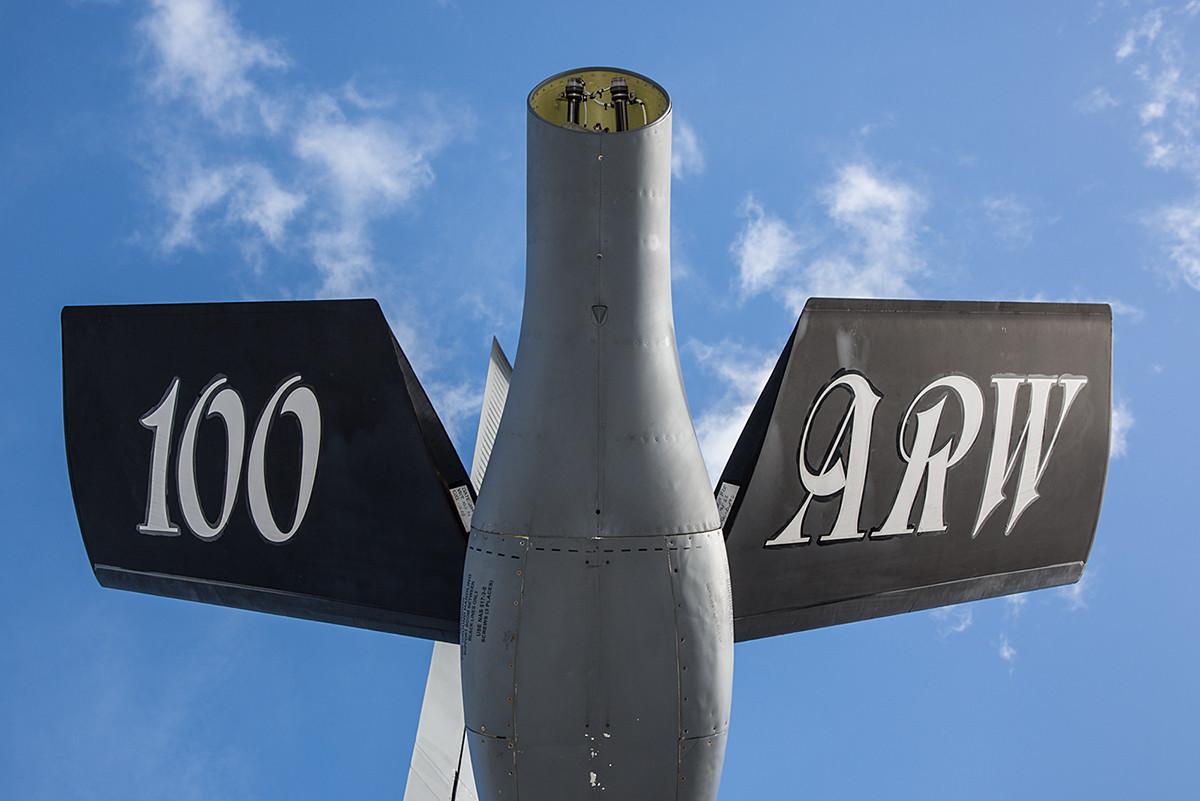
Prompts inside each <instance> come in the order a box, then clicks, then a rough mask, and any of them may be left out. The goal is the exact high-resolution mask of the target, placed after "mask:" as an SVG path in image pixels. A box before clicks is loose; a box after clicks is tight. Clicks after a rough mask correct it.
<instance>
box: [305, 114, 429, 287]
mask: <svg viewBox="0 0 1200 801" xmlns="http://www.w3.org/2000/svg"><path fill="white" fill-rule="evenodd" d="M433 127H434V128H437V129H438V130H440V125H438V124H434V126H433ZM441 144H442V141H441V137H440V136H439V135H438V134H436V133H434V131H433V129H432V128H431V129H428V130H427V131H426V136H425V137H424V140H423V141H418V140H414V139H411V138H410V137H409V136H407V135H406V134H405V133H404V132H403V131H402V130H401V129H400V128H399V127H398V126H396V125H393V124H390V123H388V122H386V121H384V120H382V119H378V118H368V119H366V120H362V121H359V122H351V121H349V120H348V119H347V118H346V116H345V114H344V112H343V111H342V109H341V107H340V106H339V105H338V104H337V102H336V101H335V100H334V99H333V98H332V97H330V96H328V95H318V96H317V97H315V98H314V99H313V100H312V101H310V103H309V105H308V108H307V110H306V112H305V119H304V120H303V121H302V122H301V124H300V127H299V130H298V131H297V133H296V136H295V141H294V148H295V152H296V155H297V156H299V157H300V158H301V159H302V160H304V161H305V162H307V163H309V164H310V165H311V166H313V167H315V168H316V169H317V171H318V174H319V175H320V179H321V181H322V184H323V185H324V186H325V188H326V189H327V191H328V195H327V197H328V200H329V205H330V206H331V208H330V209H328V210H327V214H326V215H324V216H325V217H327V218H330V219H326V220H323V221H321V222H319V223H318V224H317V226H316V228H315V229H314V230H313V231H312V234H311V237H310V243H311V246H312V250H313V259H314V261H315V262H316V264H317V266H318V267H319V268H320V270H321V273H322V275H323V276H324V279H325V281H324V285H323V286H322V288H321V292H322V294H326V295H350V294H355V293H356V292H358V291H361V290H360V284H361V282H362V280H363V279H364V278H365V277H366V276H368V275H370V274H371V273H372V272H373V270H374V263H373V259H372V247H371V238H370V228H369V226H370V223H371V222H372V221H373V220H375V219H378V218H380V217H383V216H385V215H386V214H387V213H388V212H390V211H392V210H393V209H395V208H396V207H398V206H401V205H403V204H405V203H407V202H408V201H410V200H411V199H412V197H413V195H414V194H415V193H416V192H417V191H418V190H420V189H423V188H425V187H427V186H428V185H429V184H431V183H432V182H433V168H432V167H431V165H430V163H429V156H430V155H431V154H432V153H433V152H434V151H436V149H437V148H438V147H440V146H441Z"/></svg>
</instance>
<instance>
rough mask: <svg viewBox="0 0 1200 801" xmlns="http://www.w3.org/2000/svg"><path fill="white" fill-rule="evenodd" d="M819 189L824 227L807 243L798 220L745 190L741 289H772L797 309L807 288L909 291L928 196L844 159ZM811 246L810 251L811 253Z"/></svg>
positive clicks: (736, 249) (919, 258)
mask: <svg viewBox="0 0 1200 801" xmlns="http://www.w3.org/2000/svg"><path fill="white" fill-rule="evenodd" d="M819 197H820V200H821V203H822V206H823V208H824V209H825V212H826V214H827V215H828V220H827V221H825V225H824V226H820V227H823V228H825V229H827V230H828V231H829V234H828V235H827V236H825V237H822V238H821V240H820V242H819V243H815V244H809V243H808V242H807V241H805V239H804V238H803V237H802V236H801V233H800V231H799V229H798V228H796V227H794V226H792V225H790V224H788V223H786V222H784V221H783V220H782V219H780V218H779V217H777V216H774V215H772V214H770V213H769V212H767V211H766V210H765V209H764V208H763V207H762V206H761V205H760V204H759V203H758V202H757V201H756V200H755V198H754V196H753V195H750V196H748V197H747V198H746V200H745V202H744V203H743V205H742V209H741V213H742V215H743V216H744V217H746V218H747V221H746V223H745V225H743V227H742V230H741V231H740V232H739V234H738V236H737V239H736V240H735V241H734V243H733V245H732V246H731V248H730V251H731V253H732V254H733V257H734V260H735V261H736V262H737V265H738V279H739V283H740V288H741V291H742V294H743V296H750V295H755V294H758V293H760V292H766V291H770V292H772V293H773V294H774V295H775V297H776V298H777V299H778V300H780V302H782V303H783V304H784V305H785V306H786V307H787V308H788V309H789V310H790V311H791V312H792V313H794V314H799V313H800V311H801V310H802V309H803V308H804V302H805V300H807V298H808V297H809V296H810V295H834V296H841V297H912V296H914V295H915V294H916V292H915V290H914V289H913V287H912V285H911V283H910V282H911V281H912V280H913V279H914V278H916V277H917V276H919V275H920V274H922V273H923V272H924V270H925V259H924V255H923V253H922V251H921V248H920V245H919V234H920V227H919V221H920V217H921V215H922V214H923V213H924V211H925V208H926V206H927V202H926V199H925V197H924V195H922V194H921V193H920V192H919V191H917V190H916V189H915V188H914V187H913V186H911V185H909V184H907V183H904V182H903V181H900V180H896V179H892V178H890V177H888V176H887V175H885V174H883V173H881V172H880V171H879V170H877V169H876V168H874V167H873V166H872V165H871V164H869V163H866V162H858V163H853V164H847V165H845V166H843V167H842V168H841V169H839V170H838V172H837V175H836V177H835V179H834V180H833V182H832V183H830V184H828V185H827V186H825V187H823V188H822V189H821V190H820V192H819ZM809 254H811V255H809Z"/></svg>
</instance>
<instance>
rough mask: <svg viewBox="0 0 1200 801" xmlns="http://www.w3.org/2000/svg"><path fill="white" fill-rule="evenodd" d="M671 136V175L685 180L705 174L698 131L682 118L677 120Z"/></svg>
mask: <svg viewBox="0 0 1200 801" xmlns="http://www.w3.org/2000/svg"><path fill="white" fill-rule="evenodd" d="M672 125H673V133H672V136H671V175H673V176H675V179H676V180H680V181H681V180H683V179H684V177H686V176H687V175H699V174H700V173H702V172H704V153H703V152H702V151H701V149H700V140H699V138H697V136H696V130H695V129H694V128H692V126H691V125H689V124H688V122H687V121H686V120H684V119H682V118H679V117H677V118H675V121H674V122H673V123H672Z"/></svg>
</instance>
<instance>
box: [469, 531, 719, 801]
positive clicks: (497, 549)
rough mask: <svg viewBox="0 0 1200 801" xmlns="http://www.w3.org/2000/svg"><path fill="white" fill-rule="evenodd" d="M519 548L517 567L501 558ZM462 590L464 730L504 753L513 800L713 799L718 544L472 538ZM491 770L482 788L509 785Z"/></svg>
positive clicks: (703, 537) (706, 538) (697, 539)
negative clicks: (510, 753) (498, 744)
mask: <svg viewBox="0 0 1200 801" xmlns="http://www.w3.org/2000/svg"><path fill="white" fill-rule="evenodd" d="M514 541H517V542H521V543H526V542H527V545H524V547H523V550H524V551H525V553H526V554H527V558H526V559H524V561H520V560H514V559H512V554H511V553H505V552H504V551H502V550H501V549H504V548H511V545H512V543H513V542H514ZM517 564H521V565H522V567H520V568H519V569H518V568H517V567H516V566H515V565H517ZM464 581H465V584H466V585H467V586H468V587H469V588H474V589H469V590H468V592H469V593H470V598H469V600H468V601H465V602H464V607H463V618H462V619H463V625H464V631H463V634H462V635H461V640H462V642H463V643H464V651H463V653H464V658H463V669H464V675H463V679H464V687H467V688H468V689H467V690H466V691H465V702H464V703H465V707H466V709H467V716H466V722H467V728H468V729H469V730H470V731H471V732H472V733H473V734H475V735H479V736H480V737H486V738H488V740H489V745H488V748H489V749H491V750H495V748H494V747H493V744H492V743H491V742H490V741H494V740H496V739H497V738H498V739H502V740H504V741H506V742H511V743H512V744H513V746H514V752H515V771H516V785H517V789H518V791H519V797H521V798H525V799H535V800H536V799H542V798H564V797H565V798H591V797H595V798H601V797H604V796H605V795H612V794H613V793H617V794H621V793H623V792H627V788H638V794H639V795H638V797H641V798H648V799H653V798H696V799H712V798H714V797H715V795H716V790H717V781H718V780H719V777H720V759H721V756H722V753H723V748H724V739H723V738H724V736H725V733H726V731H727V729H728V725H729V708H730V692H729V687H730V682H731V680H732V671H733V650H732V642H733V620H732V607H731V605H730V602H729V583H728V573H727V572H726V571H725V570H724V545H723V540H722V537H721V534H720V532H719V531H714V532H707V533H705V534H696V535H685V536H675V537H620V538H584V537H531V538H529V539H528V540H527V541H526V540H525V538H514V537H502V536H495V535H486V534H481V533H479V532H473V533H472V538H471V544H470V546H469V550H468V557H467V571H466V574H465V579H464ZM514 610H515V611H514ZM514 620H516V621H517V623H516V628H515V629H513V628H510V627H511V626H512V625H513V621H514ZM468 626H472V627H474V631H473V632H470V633H469V632H468V631H467V630H466V629H467V627H468ZM714 737H715V738H717V739H716V740H715V743H716V744H717V747H710V744H709V742H708V741H709V740H711V739H713V738H714ZM474 741H476V742H481V743H482V742H484V741H483V740H479V739H477V738H474ZM700 744H703V745H704V748H703V749H696V750H695V751H694V752H693V753H692V754H688V753H687V750H688V748H694V747H695V746H698V745H700ZM685 755H686V756H688V757H689V759H688V765H689V767H687V768H686V769H685V768H684V767H682V763H681V762H680V757H681V756H685ZM711 760H716V761H715V762H712V761H711ZM497 765H498V767H497V768H496V769H497V770H502V771H503V773H502V774H500V775H498V776H494V777H492V778H491V779H488V780H484V779H482V778H478V785H479V787H480V788H482V787H484V786H485V785H489V786H490V785H491V784H496V783H500V784H503V783H504V782H505V781H506V780H507V772H508V770H510V766H508V764H507V763H505V764H503V765H499V763H497ZM475 767H476V773H477V774H478V773H479V771H480V766H479V764H478V763H477V764H476V766H475ZM685 776H687V777H688V778H683V777H685ZM689 782H690V783H689ZM481 792H485V791H482V790H481ZM486 797H487V796H486V794H484V795H481V798H486Z"/></svg>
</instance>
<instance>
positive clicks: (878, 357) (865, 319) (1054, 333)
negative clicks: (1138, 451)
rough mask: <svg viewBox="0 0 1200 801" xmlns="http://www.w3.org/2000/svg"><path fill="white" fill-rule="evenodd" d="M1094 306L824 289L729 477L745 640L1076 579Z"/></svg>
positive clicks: (726, 506)
mask: <svg viewBox="0 0 1200 801" xmlns="http://www.w3.org/2000/svg"><path fill="white" fill-rule="evenodd" d="M1111 373H1112V312H1111V309H1110V308H1109V307H1108V306H1107V305H1100V304H1043V303H967V302H926V301H877V300H843V299H837V300H834V299H816V298H814V299H812V300H810V301H809V302H808V304H807V305H806V306H805V309H804V313H803V314H802V315H801V317H800V320H799V322H798V323H797V324H796V329H795V331H794V332H793V334H792V337H791V339H790V340H789V342H788V344H787V347H786V348H785V349H784V352H783V354H782V356H780V359H779V362H778V363H777V364H776V366H775V370H774V372H773V373H772V375H771V377H770V379H769V380H768V382H767V385H766V387H765V389H764V390H763V392H762V395H761V396H760V397H759V400H758V403H757V404H756V405H755V407H754V410H753V412H752V413H751V415H750V418H749V420H748V422H747V424H746V428H745V430H744V431H743V433H742V435H741V437H740V439H739V440H738V443H737V445H736V446H735V448H734V451H733V453H732V455H731V456H730V459H729V463H728V465H727V466H726V468H725V471H724V473H723V474H722V476H721V479H720V482H719V483H718V487H717V498H718V506H719V507H720V508H721V511H722V514H723V515H724V528H725V536H726V547H727V550H728V554H729V569H730V574H731V581H732V584H733V611H734V628H735V636H736V638H737V639H738V640H748V639H755V638H758V637H766V636H770V635H773V634H783V633H787V632H791V631H801V630H804V629H811V628H817V627H821V626H830V625H835V624H838V623H847V622H851V621H855V620H863V619H866V618H872V617H880V616H883V615H891V614H897V613H900V612H907V611H912V610H916V609H928V608H932V607H935V606H943V605H946V604H954V603H960V602H963V601H970V600H976V599H980V598H988V597H993V596H997V595H1006V594H1009V593H1014V592H1024V591H1027V590H1034V589H1039V588H1042V587H1051V586H1055V585H1059V584H1068V583H1071V582H1074V581H1077V580H1078V579H1079V577H1080V575H1081V574H1082V572H1083V567H1084V563H1085V562H1086V561H1087V556H1088V551H1089V550H1090V548H1091V544H1092V537H1093V535H1094V533H1095V530H1096V524H1097V520H1098V518H1099V514H1100V501H1101V497H1102V495H1103V491H1104V479H1105V474H1106V471H1107V465H1108V440H1109V428H1110V422H1111V419H1110V418H1111V408H1112V392H1111Z"/></svg>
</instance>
